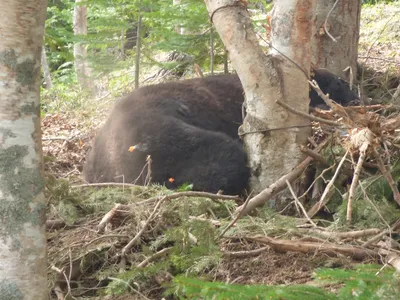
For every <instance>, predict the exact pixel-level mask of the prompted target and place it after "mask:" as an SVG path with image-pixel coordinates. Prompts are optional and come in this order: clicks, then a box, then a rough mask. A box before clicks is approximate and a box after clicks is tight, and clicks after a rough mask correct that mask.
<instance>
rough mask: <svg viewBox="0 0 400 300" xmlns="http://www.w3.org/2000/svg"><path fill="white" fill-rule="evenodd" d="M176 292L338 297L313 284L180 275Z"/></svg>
mask: <svg viewBox="0 0 400 300" xmlns="http://www.w3.org/2000/svg"><path fill="white" fill-rule="evenodd" d="M174 284H175V286H174V293H175V295H177V296H178V297H179V299H215V300H218V299H221V300H222V299H230V300H235V299H238V300H242V299H243V300H244V299H260V300H261V299H265V300H272V299H291V300H295V299H298V300H303V299H309V300H312V299H315V300H320V299H326V300H328V299H336V297H335V296H334V295H333V294H332V293H328V292H325V291H324V290H322V289H320V288H317V287H312V286H306V285H303V286H267V285H239V284H226V283H221V282H206V281H201V280H199V279H194V278H186V277H183V276H178V277H175V278H174Z"/></svg>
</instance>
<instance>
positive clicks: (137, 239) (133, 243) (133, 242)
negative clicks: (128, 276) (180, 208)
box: [121, 196, 166, 257]
mask: <svg viewBox="0 0 400 300" xmlns="http://www.w3.org/2000/svg"><path fill="white" fill-rule="evenodd" d="M165 200H166V196H164V197H163V198H161V199H160V200H159V201H158V202H157V204H156V206H155V207H154V209H153V212H152V213H151V214H150V216H149V217H148V218H147V221H146V223H144V225H143V226H142V229H140V231H139V232H138V233H137V234H136V235H135V237H134V238H133V239H132V240H131V241H130V242H129V243H128V244H127V245H126V246H125V247H124V248H123V249H122V251H121V256H122V257H125V256H126V252H127V251H128V250H129V249H130V248H131V247H132V246H133V245H135V244H136V243H137V242H138V241H139V239H140V237H141V236H142V234H143V232H144V231H145V230H146V228H147V226H148V225H149V223H150V222H151V221H152V220H153V218H154V216H155V214H156V212H157V211H158V208H159V207H160V205H161V203H163V202H164V201H165Z"/></svg>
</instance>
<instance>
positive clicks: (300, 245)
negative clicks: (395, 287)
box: [244, 236, 380, 260]
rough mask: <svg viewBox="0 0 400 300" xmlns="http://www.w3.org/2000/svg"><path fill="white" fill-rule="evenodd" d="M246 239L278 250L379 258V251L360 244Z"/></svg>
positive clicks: (358, 258)
mask: <svg viewBox="0 0 400 300" xmlns="http://www.w3.org/2000/svg"><path fill="white" fill-rule="evenodd" d="M244 239H246V240H250V241H254V242H258V243H263V244H266V245H269V246H270V247H271V248H273V249H275V250H277V251H285V252H286V251H291V252H300V253H315V252H318V253H324V254H327V255H329V256H338V255H346V256H350V257H352V258H354V259H357V260H363V259H366V258H375V259H376V258H379V257H380V256H379V253H378V252H376V251H373V250H369V249H366V248H362V247H359V246H343V245H336V244H332V243H328V242H324V243H316V242H299V241H293V240H278V239H274V238H271V237H268V236H254V237H244Z"/></svg>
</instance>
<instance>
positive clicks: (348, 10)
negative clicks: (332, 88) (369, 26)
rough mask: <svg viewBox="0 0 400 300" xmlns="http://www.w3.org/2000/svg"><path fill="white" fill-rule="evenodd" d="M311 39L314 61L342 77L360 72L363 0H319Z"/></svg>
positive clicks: (318, 65) (315, 63)
mask: <svg viewBox="0 0 400 300" xmlns="http://www.w3.org/2000/svg"><path fill="white" fill-rule="evenodd" d="M315 15H316V19H315V22H314V28H313V39H312V51H313V57H312V64H313V65H314V67H316V68H327V69H329V70H330V71H332V72H333V73H336V74H337V75H339V76H343V75H346V77H348V76H347V75H348V74H349V73H347V74H346V73H344V72H343V70H345V69H346V68H347V67H350V68H351V70H352V73H353V74H357V56H358V40H359V35H360V15H361V0H319V1H317V5H316V14H315Z"/></svg>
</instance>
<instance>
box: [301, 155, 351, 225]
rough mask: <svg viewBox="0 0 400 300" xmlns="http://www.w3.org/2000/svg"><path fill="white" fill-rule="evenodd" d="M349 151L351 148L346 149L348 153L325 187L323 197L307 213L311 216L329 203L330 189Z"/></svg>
mask: <svg viewBox="0 0 400 300" xmlns="http://www.w3.org/2000/svg"><path fill="white" fill-rule="evenodd" d="M348 153H349V150H347V151H346V154H345V155H344V156H343V158H342V160H341V161H340V162H339V164H338V167H337V169H336V172H335V174H334V175H333V177H332V179H331V180H330V181H329V183H328V184H327V185H326V188H325V190H324V192H323V193H322V196H321V199H320V200H319V201H318V202H317V203H315V204H314V205H313V207H311V209H310V210H309V211H308V212H307V214H308V216H309V217H310V218H312V217H314V216H315V214H316V213H317V212H318V211H319V210H320V209H321V208H322V207H323V206H324V205H325V204H326V203H328V201H329V199H330V198H329V197H327V195H328V194H329V192H330V190H331V189H332V187H333V185H334V183H335V180H336V178H337V176H338V175H339V171H340V168H341V167H342V165H343V163H344V161H345V159H346V157H347V154H348Z"/></svg>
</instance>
